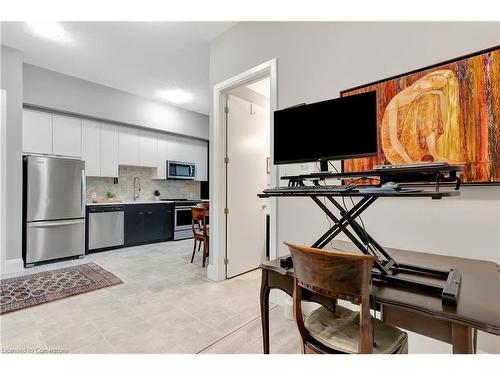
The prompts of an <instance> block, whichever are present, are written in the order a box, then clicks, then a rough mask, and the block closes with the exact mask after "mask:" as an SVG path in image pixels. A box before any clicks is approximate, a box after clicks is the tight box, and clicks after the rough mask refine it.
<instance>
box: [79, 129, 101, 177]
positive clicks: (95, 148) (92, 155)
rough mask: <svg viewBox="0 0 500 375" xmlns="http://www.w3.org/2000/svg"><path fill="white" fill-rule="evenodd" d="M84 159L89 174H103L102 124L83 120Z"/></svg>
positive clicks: (97, 175) (86, 172) (86, 171)
mask: <svg viewBox="0 0 500 375" xmlns="http://www.w3.org/2000/svg"><path fill="white" fill-rule="evenodd" d="M82 159H83V160H85V174H86V175H87V176H96V177H99V176H100V175H101V124H100V123H98V122H96V121H89V120H82Z"/></svg>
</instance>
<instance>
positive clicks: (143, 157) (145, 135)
mask: <svg viewBox="0 0 500 375" xmlns="http://www.w3.org/2000/svg"><path fill="white" fill-rule="evenodd" d="M157 153H158V139H157V133H155V132H152V131H147V130H139V165H140V166H141V167H153V168H154V167H156V163H157V156H158V155H157Z"/></svg>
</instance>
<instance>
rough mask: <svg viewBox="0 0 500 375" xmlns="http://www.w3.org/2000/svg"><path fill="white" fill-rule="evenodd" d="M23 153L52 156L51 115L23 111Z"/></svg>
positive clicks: (27, 110)
mask: <svg viewBox="0 0 500 375" xmlns="http://www.w3.org/2000/svg"><path fill="white" fill-rule="evenodd" d="M23 152H26V153H35V154H52V114H51V113H46V112H40V111H32V110H29V109H25V110H23Z"/></svg>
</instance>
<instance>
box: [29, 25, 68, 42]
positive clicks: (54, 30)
mask: <svg viewBox="0 0 500 375" xmlns="http://www.w3.org/2000/svg"><path fill="white" fill-rule="evenodd" d="M26 25H27V26H28V28H29V29H30V30H31V31H32V32H33V33H34V34H36V35H37V36H39V37H41V38H44V39H49V40H54V41H56V42H64V43H65V42H71V38H70V36H69V35H68V33H67V32H66V30H64V28H63V27H62V26H61V24H60V23H59V22H55V21H33V22H26Z"/></svg>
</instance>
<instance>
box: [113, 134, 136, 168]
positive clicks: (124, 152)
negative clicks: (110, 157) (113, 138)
mask: <svg viewBox="0 0 500 375" xmlns="http://www.w3.org/2000/svg"><path fill="white" fill-rule="evenodd" d="M119 134H120V136H119V150H120V151H119V153H118V160H119V164H123V165H139V130H138V129H134V128H130V127H127V126H120V129H119Z"/></svg>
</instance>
